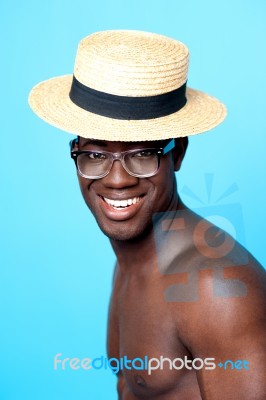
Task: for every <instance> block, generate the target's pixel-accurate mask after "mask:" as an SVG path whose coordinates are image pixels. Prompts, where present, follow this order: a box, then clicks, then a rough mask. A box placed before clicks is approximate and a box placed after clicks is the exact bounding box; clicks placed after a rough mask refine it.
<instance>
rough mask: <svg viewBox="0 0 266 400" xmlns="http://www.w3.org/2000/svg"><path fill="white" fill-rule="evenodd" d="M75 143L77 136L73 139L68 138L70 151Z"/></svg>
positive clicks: (76, 142)
mask: <svg viewBox="0 0 266 400" xmlns="http://www.w3.org/2000/svg"><path fill="white" fill-rule="evenodd" d="M75 144H78V138H77V137H76V138H75V139H72V140H70V142H69V147H70V151H72V150H73V147H74V146H75Z"/></svg>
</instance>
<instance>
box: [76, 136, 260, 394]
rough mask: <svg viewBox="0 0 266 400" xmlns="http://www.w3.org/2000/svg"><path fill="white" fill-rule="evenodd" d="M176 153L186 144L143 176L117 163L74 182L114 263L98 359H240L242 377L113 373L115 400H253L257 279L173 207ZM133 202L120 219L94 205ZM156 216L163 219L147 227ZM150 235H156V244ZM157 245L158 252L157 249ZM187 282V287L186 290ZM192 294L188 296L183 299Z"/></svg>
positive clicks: (183, 143)
mask: <svg viewBox="0 0 266 400" xmlns="http://www.w3.org/2000/svg"><path fill="white" fill-rule="evenodd" d="M158 145H160V143H159V142H153V143H148V144H147V142H141V143H125V142H107V141H104V142H95V141H88V140H87V139H83V138H79V144H78V147H79V149H80V150H95V151H97V150H105V151H110V152H120V151H125V150H130V149H136V148H147V147H157V146H158ZM186 147H187V140H186V139H179V140H178V141H177V142H176V147H175V149H174V150H172V151H171V152H170V153H169V154H167V155H165V156H164V157H162V160H161V165H160V169H159V171H158V173H157V174H156V175H155V176H153V177H150V178H136V177H133V176H131V175H129V174H128V173H127V172H126V171H125V169H124V168H123V166H122V165H121V162H120V161H115V162H114V164H113V167H112V169H111V171H110V173H109V174H108V175H107V176H106V177H104V178H101V179H98V180H88V179H85V178H82V177H81V176H78V179H79V183H80V187H81V191H82V194H83V197H84V199H85V202H86V203H87V205H88V207H89V208H90V209H91V211H92V213H93V214H94V216H95V218H96V220H97V222H98V224H99V226H100V228H101V229H102V231H103V232H104V233H105V234H106V235H107V236H108V237H109V238H110V242H111V245H112V247H113V249H114V252H115V254H116V256H117V265H116V268H115V273H114V282H113V291H112V296H111V302H110V309H109V327H108V355H109V357H115V358H117V359H119V358H120V357H123V356H125V355H126V356H127V357H128V359H134V358H135V357H141V358H143V357H144V356H145V355H147V356H148V357H149V358H153V357H156V358H160V356H163V357H168V358H169V359H172V360H173V359H175V358H176V357H179V358H182V359H184V357H185V356H186V357H187V358H188V360H193V359H195V358H197V357H200V358H202V359H205V358H208V357H212V358H215V360H216V361H217V364H218V362H219V361H222V362H224V361H225V360H228V359H230V360H233V361H237V360H246V361H248V362H249V364H248V367H249V370H247V369H245V368H242V369H241V370H239V369H234V370H231V368H228V369H227V370H224V369H223V368H218V367H216V368H215V369H213V370H205V369H200V370H196V369H192V370H191V369H186V368H182V369H179V370H175V369H172V370H170V369H169V366H168V364H165V365H164V369H163V370H160V369H157V370H154V371H152V373H151V374H148V372H147V371H146V370H144V371H143V370H141V371H139V370H134V369H132V370H127V369H123V370H122V371H119V373H118V375H117V376H118V386H117V388H118V394H119V399H123V400H137V399H151V400H172V399H180V400H198V399H204V400H225V399H226V400H230V399H232V400H233V399H234V400H238V399H239V400H253V399H254V400H263V399H265V398H266V384H265V381H266V380H265V377H264V376H263V369H264V366H265V361H266V359H265V348H266V343H265V336H266V335H265V304H266V296H265V287H266V278H265V271H264V270H263V268H262V267H261V266H260V265H259V264H258V263H257V261H256V260H255V259H254V258H253V257H252V256H251V255H250V254H249V253H247V252H246V250H244V249H243V248H241V246H240V245H238V244H237V243H235V242H234V243H233V245H232V246H233V247H232V246H231V244H232V239H230V237H227V236H224V237H223V239H226V240H225V241H224V242H225V243H227V244H226V246H227V248H226V249H224V248H222V247H221V246H220V244H219V243H218V244H217V243H216V242H215V241H216V240H218V239H219V235H221V231H220V232H218V233H219V235H217V230H215V228H214V231H213V228H212V225H211V224H210V223H208V222H207V221H204V220H202V218H200V217H199V216H197V215H196V214H194V213H193V212H192V211H190V210H189V209H187V207H185V205H184V204H182V202H181V200H180V198H179V196H178V193H177V188H176V180H175V174H174V172H175V171H178V170H179V169H180V167H181V163H182V160H183V157H184V155H185V151H186ZM134 197H139V198H140V201H139V203H138V204H136V205H135V206H131V208H130V207H129V208H128V210H127V211H120V210H115V209H113V208H112V207H111V206H108V205H106V202H105V201H104V199H103V198H108V199H113V200H116V199H120V200H123V199H129V198H134ZM159 212H163V213H164V214H162V215H163V217H162V218H161V217H160V218H159V219H158V220H155V221H152V217H153V216H154V215H155V214H156V213H159ZM160 215H161V214H160ZM180 217H182V218H180ZM177 221H179V222H180V221H181V222H182V223H181V225H180V224H177ZM182 224H183V225H184V226H185V225H186V226H187V227H185V228H184V226H182ZM163 226H164V227H166V228H165V230H164V229H161V228H160V227H163ZM195 227H197V229H196V228H195ZM158 228H159V230H157V229H158ZM160 229H161V230H160ZM155 231H156V232H165V233H163V235H164V236H162V240H161V239H160V237H159V242H158V241H157V242H156V238H155ZM206 231H208V232H210V238H209V239H210V243H212V245H211V246H209V247H208V246H207V247H206V246H205V247H204V245H203V244H204V243H205V242H206V241H205V242H204V238H205V236H204V235H205V233H206ZM212 232H213V233H212ZM217 238H218V239H217ZM157 239H158V237H157ZM163 240H164V241H163ZM195 241H196V243H198V245H197V246H195ZM218 241H219V240H218ZM158 243H164V244H163V245H162V246H161V247H160V246H159V247H158ZM202 243H203V244H202ZM221 249H223V250H222V252H223V254H222V255H224V254H225V256H223V257H221V254H219V251H220V252H221ZM191 271H192V275H191ZM193 271H194V272H193ZM191 276H194V277H196V283H195V282H194V283H193V282H192V284H191V282H190V278H191ZM236 280H237V281H236ZM239 281H240V282H241V284H239V283H237V282H239ZM178 284H179V287H180V284H181V286H182V284H183V287H184V285H187V286H185V288H186V290H185V292H184V293H185V296H188V298H187V299H186V300H184V299H182V298H181V299H180V298H178V296H179V294H180V291H179V292H177V290H178V286H177V285H178ZM195 293H196V298H194V299H192V298H191V299H189V296H190V295H191V296H192V297H193V296H195Z"/></svg>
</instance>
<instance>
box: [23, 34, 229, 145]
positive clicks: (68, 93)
mask: <svg viewBox="0 0 266 400" xmlns="http://www.w3.org/2000/svg"><path fill="white" fill-rule="evenodd" d="M187 72H188V49H187V47H186V46H185V45H184V44H183V43H181V42H179V41H177V40H174V39H171V38H168V37H166V36H162V35H157V34H154V33H148V32H139V31H119V30H115V31H103V32H96V33H94V34H92V35H89V36H87V37H86V38H84V39H83V40H81V42H80V43H79V46H78V51H77V56H76V61H75V68H74V75H64V76H59V77H55V78H52V79H49V80H47V81H44V82H41V83H39V84H38V85H37V86H35V87H34V88H33V89H32V91H31V93H30V96H29V104H30V106H31V108H32V109H33V111H34V112H35V113H36V114H37V115H38V116H39V117H40V118H42V119H43V120H45V121H46V122H48V123H49V124H51V125H54V126H56V127H57V128H60V129H62V130H64V131H67V132H69V133H73V134H75V135H79V136H82V137H85V138H94V139H102V140H110V141H145V140H159V139H169V138H176V137H182V136H190V135H194V134H197V133H201V132H205V131H208V130H210V129H212V128H214V127H215V126H217V125H218V124H220V123H221V122H222V121H223V119H224V118H225V116H226V108H225V106H224V105H223V104H222V103H221V102H220V101H219V100H217V99H215V98H213V97H211V96H208V95H207V94H205V93H202V92H200V91H198V90H194V89H191V88H186V81H187Z"/></svg>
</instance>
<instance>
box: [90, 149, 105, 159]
mask: <svg viewBox="0 0 266 400" xmlns="http://www.w3.org/2000/svg"><path fill="white" fill-rule="evenodd" d="M87 157H88V158H89V160H95V161H96V160H97V161H104V160H106V155H105V154H103V153H98V152H96V151H94V152H91V153H88V154H87Z"/></svg>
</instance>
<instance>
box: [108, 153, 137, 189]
mask: <svg viewBox="0 0 266 400" xmlns="http://www.w3.org/2000/svg"><path fill="white" fill-rule="evenodd" d="M101 181H102V184H103V185H105V186H106V187H109V188H114V189H124V188H126V187H131V186H135V185H137V184H138V182H139V178H137V177H136V176H132V175H130V174H129V173H128V172H127V171H126V170H125V168H124V167H123V165H122V163H121V161H119V160H114V162H113V165H112V168H111V171H110V172H109V174H107V175H106V176H105V177H104V178H102V179H101Z"/></svg>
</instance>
